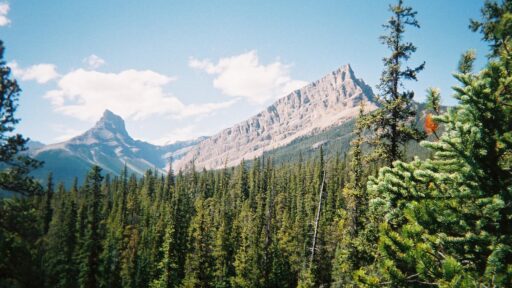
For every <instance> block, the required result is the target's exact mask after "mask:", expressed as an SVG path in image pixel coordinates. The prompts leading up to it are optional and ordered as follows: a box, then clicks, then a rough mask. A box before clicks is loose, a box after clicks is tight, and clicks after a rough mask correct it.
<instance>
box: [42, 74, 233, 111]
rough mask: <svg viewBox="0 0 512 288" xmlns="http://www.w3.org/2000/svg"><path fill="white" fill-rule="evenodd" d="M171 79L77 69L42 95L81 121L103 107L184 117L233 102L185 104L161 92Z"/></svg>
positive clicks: (160, 75) (224, 106)
mask: <svg viewBox="0 0 512 288" xmlns="http://www.w3.org/2000/svg"><path fill="white" fill-rule="evenodd" d="M174 80H175V78H173V77H169V76H166V75H163V74H159V73H157V72H154V71H151V70H144V71H139V70H133V69H130V70H124V71H121V72H119V73H103V72H98V71H91V70H84V69H77V70H73V71H71V72H69V73H68V74H65V75H63V76H62V77H61V78H60V79H59V81H58V82H57V89H54V90H51V91H48V92H47V93H46V94H45V96H44V97H45V98H46V99H48V100H50V101H51V103H52V105H53V107H54V109H55V111H57V112H59V113H62V114H65V115H68V116H71V117H75V118H78V119H81V120H95V119H97V118H98V117H100V116H101V114H102V113H103V111H104V110H105V109H110V110H112V111H115V112H116V113H118V114H120V115H121V116H122V117H123V118H125V119H133V120H141V119H144V118H147V117H149V116H153V115H168V116H172V117H176V118H184V117H191V116H199V115H207V114H209V113H212V112H214V111H216V110H219V109H224V108H227V107H229V106H231V105H232V104H233V103H234V102H235V100H231V101H226V102H220V103H201V104H185V103H183V102H182V101H181V100H180V99H178V98H177V97H175V96H173V95H172V94H170V93H168V92H166V91H165V86H167V85H168V84H170V83H171V82H173V81H174Z"/></svg>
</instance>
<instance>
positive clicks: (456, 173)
mask: <svg viewBox="0 0 512 288" xmlns="http://www.w3.org/2000/svg"><path fill="white" fill-rule="evenodd" d="M483 16H484V21H483V22H476V21H473V22H472V23H473V26H472V27H473V28H474V29H475V30H479V29H480V30H481V31H482V32H483V34H484V39H485V40H487V41H490V44H491V48H492V53H491V55H490V57H491V61H489V63H488V64H487V66H486V67H485V68H484V69H483V70H482V71H480V72H479V73H478V74H474V73H472V72H471V67H472V63H473V61H474V53H471V52H469V53H466V54H465V55H464V56H463V58H462V60H461V63H460V65H459V70H460V72H459V74H457V75H456V76H455V77H456V78H457V80H459V82H460V83H461V87H457V88H455V91H456V95H455V98H456V99H458V100H459V105H458V106H457V107H455V108H453V109H450V110H449V111H448V112H447V113H444V114H443V115H441V116H433V117H432V118H433V121H437V122H438V123H440V124H441V125H443V128H444V130H445V132H444V134H443V135H442V136H441V137H440V139H439V140H438V141H434V142H424V143H423V145H424V146H425V147H427V148H429V149H431V150H432V151H433V152H434V156H433V159H428V160H424V161H422V160H419V159H416V160H414V161H413V162H411V163H403V162H396V164H395V167H394V168H384V169H381V171H380V172H379V177H378V178H377V179H374V180H372V181H371V182H370V183H369V189H370V191H371V192H372V194H373V195H374V197H375V199H374V200H372V210H373V211H374V213H375V214H377V215H381V217H382V219H385V222H384V223H383V224H382V227H381V229H382V233H381V236H380V239H379V247H380V253H381V256H382V257H381V258H380V260H379V267H380V274H381V283H380V284H381V285H386V286H389V287H410V286H417V287H423V286H425V287H427V286H433V285H435V286H442V287H480V286H481V287H509V286H511V285H512V260H511V259H512V240H511V239H512V237H511V236H512V228H511V227H512V225H511V224H512V223H510V219H511V218H512V194H511V191H512V173H511V171H512V170H511V168H512V167H511V161H510V159H511V155H512V141H511V140H512V132H511V131H512V109H511V107H512V96H511V95H512V94H511V93H510V91H512V72H511V71H512V53H511V52H510V49H509V48H508V47H510V45H512V40H511V39H512V38H511V36H512V35H511V33H512V29H510V27H512V2H511V1H503V2H501V3H497V2H495V1H487V2H486V4H485V6H484V9H483ZM432 106H435V104H433V105H432Z"/></svg>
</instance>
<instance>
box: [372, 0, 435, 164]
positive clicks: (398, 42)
mask: <svg viewBox="0 0 512 288" xmlns="http://www.w3.org/2000/svg"><path fill="white" fill-rule="evenodd" d="M389 10H390V11H391V13H392V17H391V18H390V19H389V20H388V22H387V23H386V24H385V25H383V26H384V28H385V29H386V30H387V31H389V34H388V35H384V36H381V38H380V39H381V42H382V43H383V44H384V45H386V46H387V47H388V48H389V49H390V50H391V55H390V56H389V57H385V58H384V60H383V62H384V67H385V69H384V71H383V72H382V76H381V79H380V84H379V85H378V88H379V90H380V95H379V97H378V102H379V105H380V107H379V109H377V110H376V111H374V112H373V113H371V114H369V115H368V117H367V120H366V121H365V122H366V127H367V128H368V129H370V130H371V131H372V132H373V133H372V135H371V136H370V138H369V141H368V142H369V144H370V145H372V146H373V148H374V150H373V152H372V154H371V157H370V158H371V159H373V160H379V161H382V160H384V163H385V164H387V165H388V166H390V165H391V164H392V163H393V161H395V160H399V159H402V156H403V151H402V150H401V149H402V148H403V146H404V145H405V144H406V143H408V142H409V141H411V140H416V141H419V140H421V139H423V138H424V133H422V132H421V131H419V130H418V129H417V128H416V127H415V125H414V123H412V119H414V117H415V115H416V110H415V107H414V102H413V97H414V92H413V91H401V88H402V87H403V82H404V80H417V78H416V77H417V74H418V72H420V71H421V70H423V68H424V67H425V63H423V64H421V65H419V66H417V67H416V68H410V67H407V66H406V67H404V65H405V62H407V61H408V60H409V58H410V57H411V56H412V54H413V53H414V52H415V51H416V46H414V44H412V43H411V42H405V40H404V39H403V38H404V34H405V31H406V30H405V29H406V28H407V26H411V27H415V28H419V27H420V26H419V24H418V21H417V20H416V14H417V12H416V11H414V10H413V9H412V8H411V7H407V6H405V5H404V3H403V0H398V3H397V4H395V5H391V6H390V8H389Z"/></svg>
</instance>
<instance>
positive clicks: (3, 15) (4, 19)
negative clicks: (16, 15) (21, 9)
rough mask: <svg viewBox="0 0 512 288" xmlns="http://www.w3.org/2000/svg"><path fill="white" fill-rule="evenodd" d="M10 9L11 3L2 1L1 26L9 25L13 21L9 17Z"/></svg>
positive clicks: (0, 5)
mask: <svg viewBox="0 0 512 288" xmlns="http://www.w3.org/2000/svg"><path fill="white" fill-rule="evenodd" d="M10 9H11V7H10V6H9V3H6V2H3V3H0V26H7V25H9V24H10V23H11V19H9V18H8V17H7V14H8V13H9V10H10Z"/></svg>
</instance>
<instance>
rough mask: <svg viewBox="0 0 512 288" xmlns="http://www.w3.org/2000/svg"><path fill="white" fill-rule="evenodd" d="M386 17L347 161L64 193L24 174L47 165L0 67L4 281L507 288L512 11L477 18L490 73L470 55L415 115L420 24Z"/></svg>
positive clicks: (93, 176)
mask: <svg viewBox="0 0 512 288" xmlns="http://www.w3.org/2000/svg"><path fill="white" fill-rule="evenodd" d="M390 13H391V15H392V17H391V18H390V19H389V21H388V22H386V24H385V25H384V29H385V32H386V34H385V35H384V36H383V37H382V39H381V40H382V42H383V44H384V45H385V46H386V47H387V48H389V56H387V57H385V58H384V60H383V61H384V70H383V73H382V77H381V81H380V84H379V86H378V87H379V90H380V91H379V97H378V101H379V106H378V107H379V108H378V109H377V110H375V111H373V112H371V113H367V114H365V113H364V112H365V111H366V110H365V109H364V104H365V103H364V101H363V102H361V105H360V109H359V115H358V118H357V120H356V121H355V122H353V123H351V124H350V125H351V126H352V127H351V129H352V136H351V137H352V139H351V141H350V149H349V151H348V153H346V154H345V153H329V156H326V155H324V154H325V153H324V149H323V146H322V144H324V143H318V145H317V146H316V147H317V148H316V149H315V150H314V153H315V155H314V157H311V158H307V157H306V158H303V157H301V156H300V155H301V153H300V151H301V149H299V148H297V149H296V148H293V149H296V150H293V151H297V152H299V154H298V155H299V156H298V158H296V157H294V158H293V159H294V161H289V162H286V161H274V160H273V158H272V157H273V156H272V155H266V156H265V157H261V158H257V159H254V160H253V161H252V163H251V165H250V166H249V165H247V164H246V163H244V162H243V161H242V163H240V164H239V165H238V166H236V167H233V168H227V167H226V168H224V169H220V170H204V169H203V170H202V171H197V170H196V169H194V167H192V168H191V169H190V170H187V171H178V172H176V173H175V172H174V171H173V170H172V169H170V170H169V172H168V173H167V174H166V175H164V174H161V173H160V172H159V171H153V170H148V171H147V172H146V173H145V175H144V176H143V177H141V178H138V177H136V176H135V175H128V172H127V168H126V167H125V168H124V169H123V170H122V171H120V174H119V175H120V176H115V177H112V176H110V175H109V174H105V173H103V171H102V170H101V168H99V167H97V166H95V167H93V168H92V169H91V170H90V171H89V173H88V174H87V176H86V178H85V181H84V182H83V183H77V181H75V183H74V184H73V185H72V188H71V189H66V188H64V185H61V184H58V183H57V184H55V183H54V181H53V180H52V176H51V174H50V175H49V177H48V180H47V181H46V182H47V185H46V187H41V185H40V184H38V183H37V182H35V181H34V180H33V179H32V178H31V177H29V176H28V173H29V172H30V171H31V170H33V169H34V168H37V167H38V166H40V165H41V163H39V162H38V161H35V160H33V159H30V158H29V157H28V156H26V154H23V153H21V154H20V153H19V152H21V151H23V149H24V146H25V144H26V143H27V141H28V140H27V139H25V138H23V137H22V136H21V135H15V136H10V135H11V134H12V133H11V132H13V131H14V126H15V124H17V122H18V120H17V119H16V118H15V117H14V112H15V110H16V105H15V103H16V101H17V97H18V95H19V93H20V90H19V87H18V86H17V83H16V81H14V80H12V79H11V78H10V70H9V68H8V67H7V66H5V62H3V61H0V67H1V69H0V75H1V81H2V82H1V86H0V88H1V90H0V92H1V93H0V95H1V96H2V98H1V100H2V101H0V108H1V110H0V112H1V113H2V116H3V117H0V119H1V120H2V122H0V135H1V138H0V140H1V141H0V144H1V145H0V162H2V163H4V164H5V165H8V167H9V168H7V169H4V170H2V171H1V172H0V188H1V189H2V190H5V191H11V193H12V194H13V195H15V196H14V197H11V198H4V199H1V202H0V287H91V288H92V287H512V223H511V221H512V1H511V0H503V1H498V2H496V1H486V2H485V4H484V7H483V9H482V19H481V20H478V21H477V20H472V21H471V24H470V29H472V30H473V31H475V32H480V33H481V35H482V37H483V41H485V42H487V43H489V47H490V52H489V55H487V63H486V64H485V67H484V68H483V69H481V70H480V71H474V68H473V63H474V61H475V59H476V55H475V52H474V51H472V50H469V51H468V52H466V53H464V54H463V55H462V57H461V59H460V62H459V65H458V72H457V73H456V74H455V75H454V77H455V78H456V79H457V80H458V81H459V85H458V86H457V87H456V88H454V93H455V96H454V97H455V98H456V99H457V101H458V104H457V105H456V106H455V107H451V108H449V109H448V110H446V111H445V110H444V109H441V106H440V99H441V95H440V93H439V91H438V90H437V89H434V88H433V89H430V90H429V91H428V97H427V98H428V101H427V104H426V106H425V109H424V110H423V111H424V113H417V109H416V106H415V102H414V101H413V97H414V93H413V92H412V91H408V90H406V89H404V88H403V87H404V85H403V83H405V81H407V80H415V79H416V78H417V77H418V75H419V73H420V72H421V70H422V69H423V68H424V63H423V64H421V62H420V65H418V66H416V67H413V68H411V67H409V66H408V65H407V63H408V61H410V59H411V57H412V56H413V54H414V52H415V51H416V47H415V46H414V45H413V44H412V43H409V42H407V41H405V40H404V36H405V34H404V33H405V31H406V30H407V31H409V30H408V29H409V28H419V23H418V21H417V20H416V12H415V11H414V10H413V9H412V8H411V7H408V6H406V5H405V4H404V3H403V1H401V0H399V1H398V2H397V4H396V5H392V6H391V7H390ZM412 31H414V30H412ZM412 31H411V32H412ZM3 52H4V48H3V44H2V43H1V42H0V59H1V57H2V56H3ZM418 118H421V123H422V125H416V121H415V120H416V119H418ZM347 127H348V126H347ZM329 133H331V132H329ZM332 133H333V134H336V133H334V132H332ZM332 137H337V136H334V135H333V136H332ZM311 142H313V141H311ZM347 142H348V140H347ZM415 143H416V144H415ZM417 143H420V144H419V145H421V146H422V147H423V148H424V149H425V151H426V153H424V155H423V157H422V158H420V157H415V158H414V159H412V160H411V159H409V157H408V155H409V154H410V151H408V149H407V147H411V146H408V145H418V144H417ZM292 145H293V143H292ZM308 146H309V144H308ZM290 149H292V148H290ZM334 150H337V149H334ZM294 153H295V152H294ZM307 153H312V152H307ZM281 155H286V153H283V154H281ZM275 156H276V158H278V157H279V154H276V155H275ZM282 157H284V156H282ZM287 157H288V156H287ZM278 162H279V163H278ZM285 162H286V163H285Z"/></svg>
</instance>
